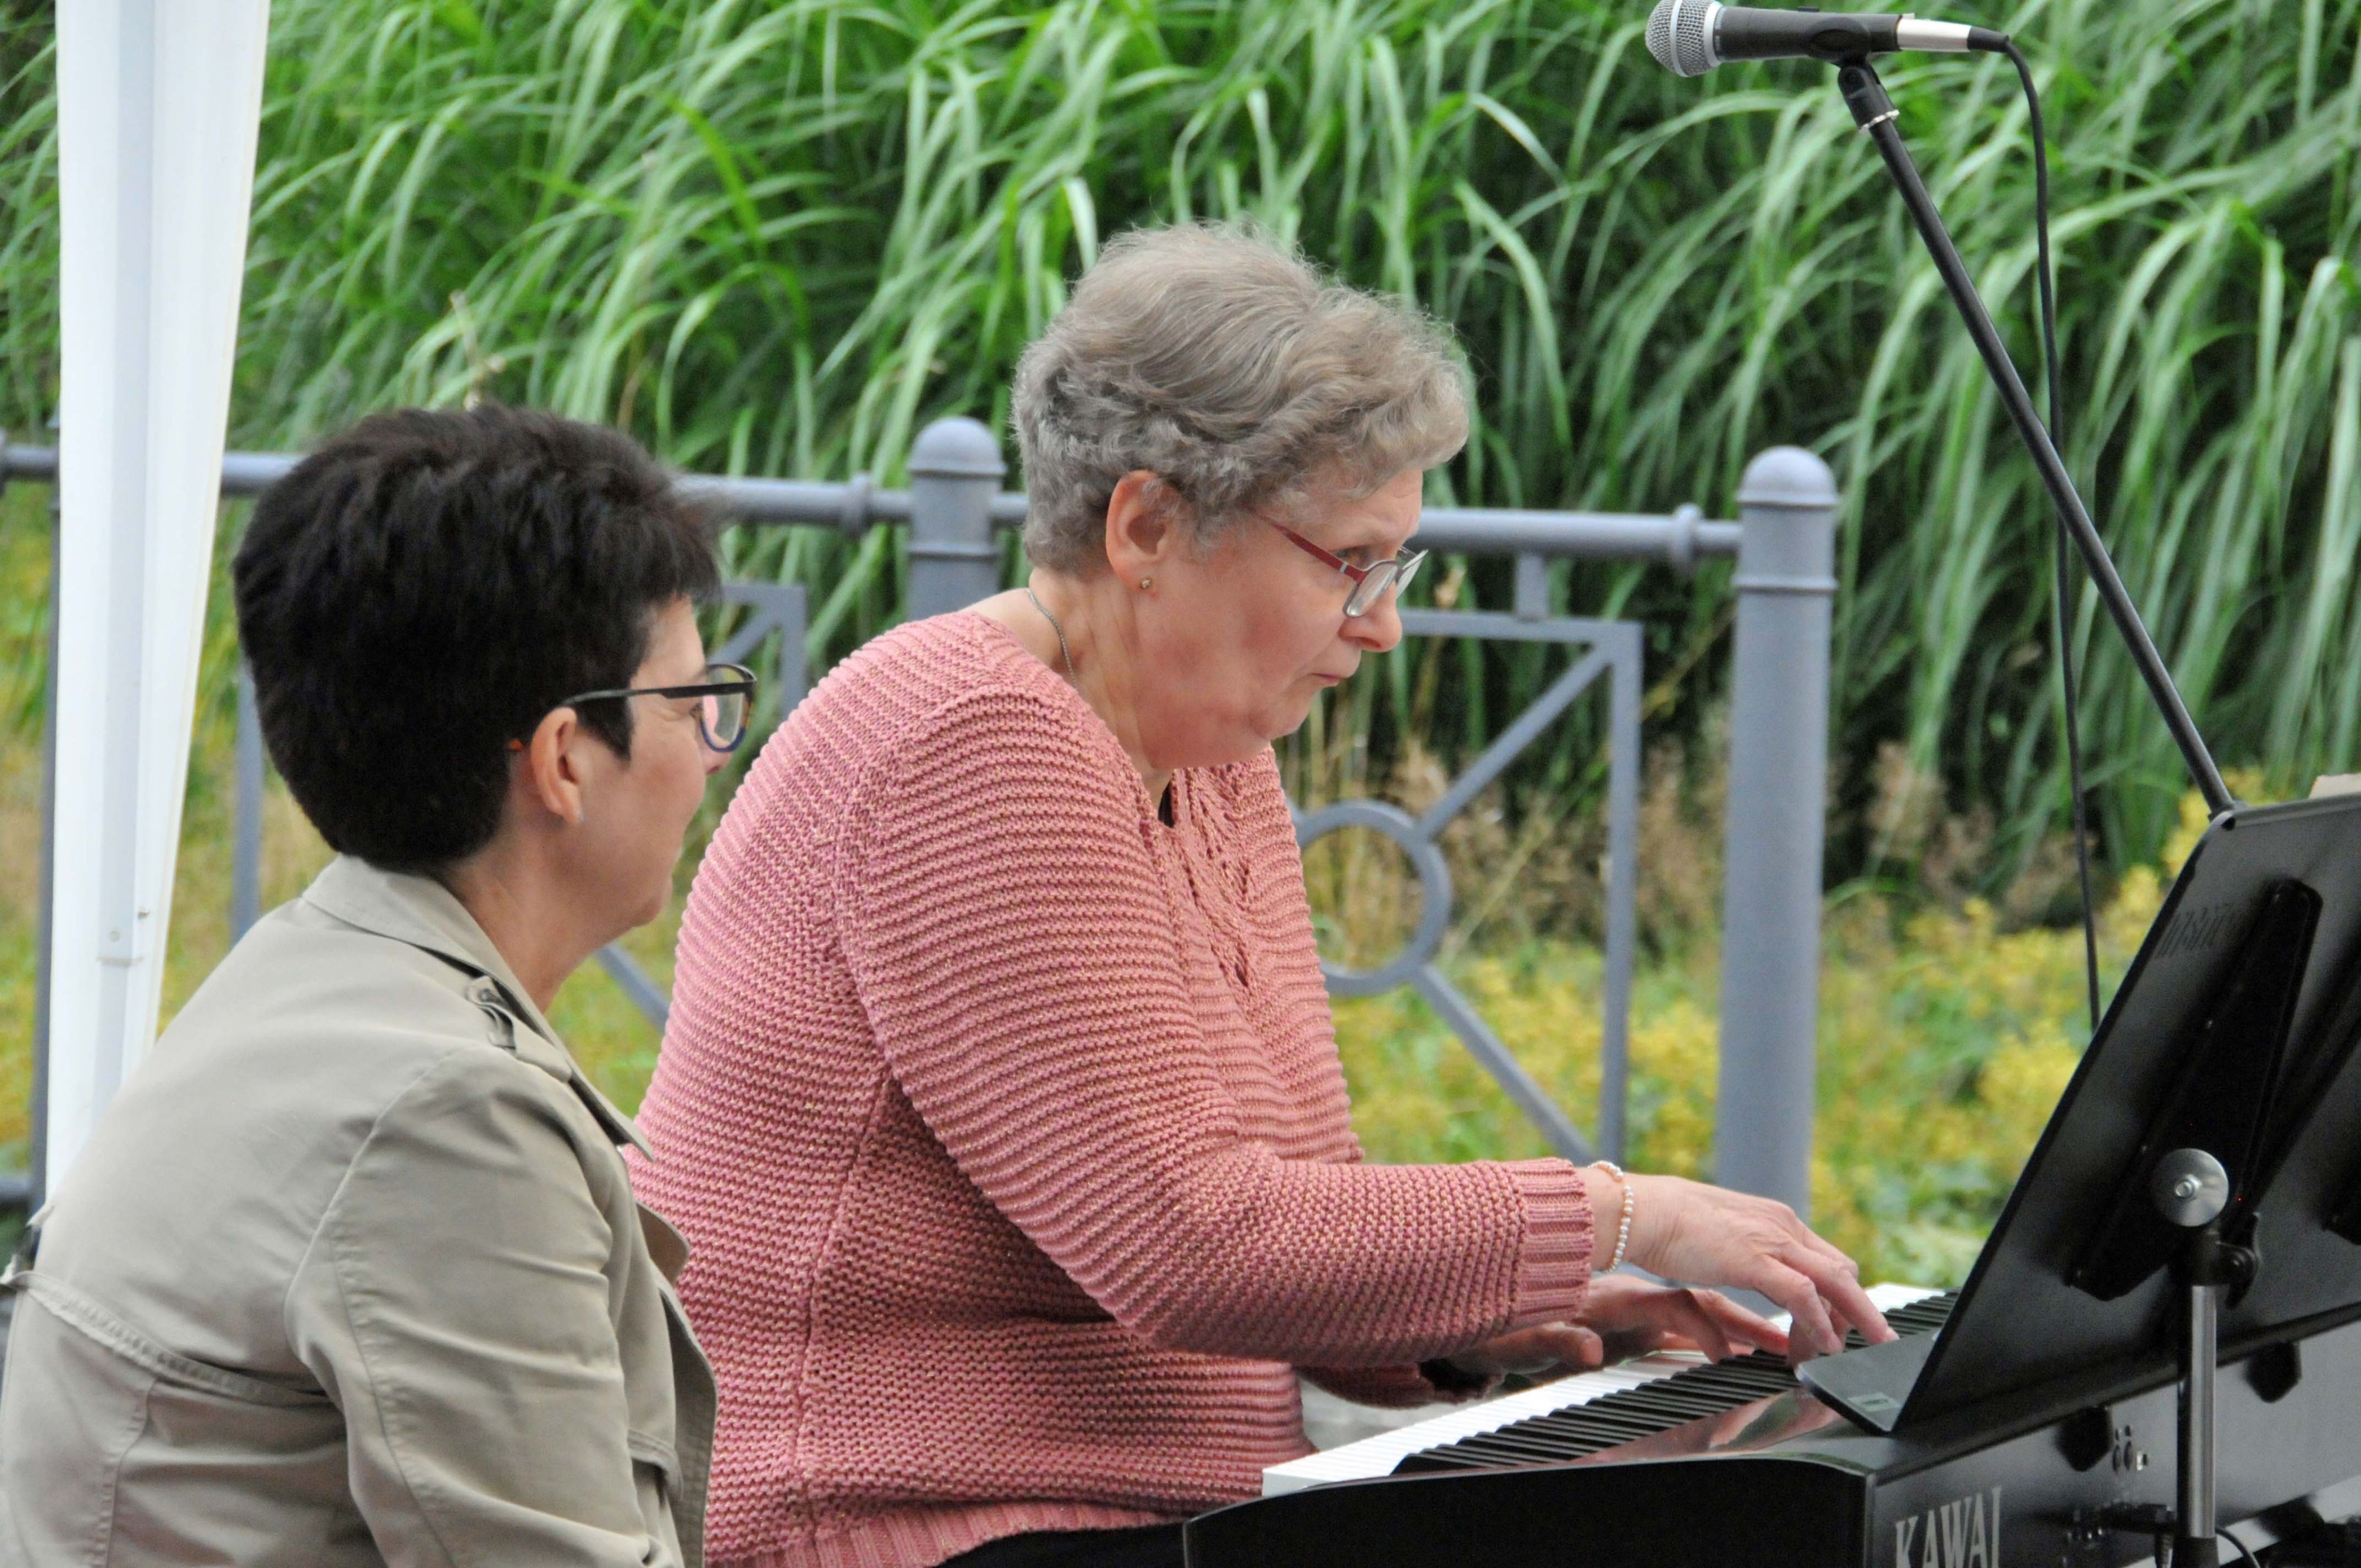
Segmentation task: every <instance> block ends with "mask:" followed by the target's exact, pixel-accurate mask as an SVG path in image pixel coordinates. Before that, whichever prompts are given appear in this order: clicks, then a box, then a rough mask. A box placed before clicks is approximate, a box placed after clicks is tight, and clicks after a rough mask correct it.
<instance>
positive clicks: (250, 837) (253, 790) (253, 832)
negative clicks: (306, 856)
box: [229, 659, 262, 947]
mask: <svg viewBox="0 0 2361 1568" xmlns="http://www.w3.org/2000/svg"><path fill="white" fill-rule="evenodd" d="M236 760H237V789H236V797H237V806H236V811H237V815H236V821H235V823H234V826H233V828H232V832H231V839H230V861H229V939H230V944H231V946H233V947H235V946H236V944H237V942H238V941H239V940H240V939H241V938H244V937H245V935H246V934H247V932H248V931H251V930H252V929H254V923H255V922H256V921H258V920H259V919H261V918H262V712H261V709H260V708H259V707H258V706H257V705H256V702H255V697H254V671H253V670H252V669H250V668H248V667H247V663H246V661H245V660H243V659H240V660H239V661H238V662H237V749H236Z"/></svg>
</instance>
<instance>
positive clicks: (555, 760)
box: [518, 707, 592, 822]
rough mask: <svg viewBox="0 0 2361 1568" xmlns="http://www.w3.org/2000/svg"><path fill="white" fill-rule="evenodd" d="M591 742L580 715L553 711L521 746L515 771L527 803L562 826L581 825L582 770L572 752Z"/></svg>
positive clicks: (568, 708) (572, 711)
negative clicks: (518, 762) (577, 823)
mask: <svg viewBox="0 0 2361 1568" xmlns="http://www.w3.org/2000/svg"><path fill="white" fill-rule="evenodd" d="M590 739H592V737H591V736H590V734H589V732H588V731H587V730H585V729H583V728H582V717H581V715H579V714H577V713H576V712H575V711H574V710H573V709H572V708H570V707H553V708H551V709H550V710H549V711H548V712H547V713H544V714H543V715H542V716H541V722H540V723H539V724H536V725H534V726H533V734H532V736H531V737H530V738H528V739H527V740H525V741H524V742H523V751H524V756H523V758H522V762H521V765H520V767H519V769H518V774H519V779H518V782H519V783H520V784H522V786H523V791H522V793H523V795H524V796H525V798H526V800H527V801H529V802H530V803H532V804H533V805H535V806H539V807H540V808H541V809H542V810H544V811H546V812H548V813H549V814H550V815H551V816H552V817H556V818H557V819H558V820H559V821H561V822H579V821H581V820H582V769H581V766H580V764H579V763H578V762H577V761H576V758H575V749H576V748H577V746H578V745H580V744H581V743H582V742H583V741H584V740H590Z"/></svg>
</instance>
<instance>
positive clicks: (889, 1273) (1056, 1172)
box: [637, 614, 1590, 1568]
mask: <svg viewBox="0 0 2361 1568" xmlns="http://www.w3.org/2000/svg"><path fill="white" fill-rule="evenodd" d="M1172 812H1173V817H1174V825H1173V826H1170V827H1167V826H1166V825H1165V824H1164V823H1163V822H1161V821H1159V818H1158V815H1157V812H1156V810H1155V808H1154V806H1152V805H1151V803H1150V802H1149V800H1148V796H1147V792H1146V791H1145V790H1144V789H1143V788H1142V787H1141V785H1140V783H1139V778H1138V775H1137V773H1134V772H1133V770H1132V768H1131V765H1130V763H1129V762H1128V761H1127V760H1126V757H1125V755H1124V753H1123V751H1122V750H1121V748H1120V747H1119V746H1118V745H1117V743H1116V741H1115V737H1114V736H1113V735H1112V733H1110V732H1109V730H1108V729H1107V728H1106V727H1105V725H1104V724H1103V723H1101V722H1100V721H1099V719H1098V718H1097V717H1096V716H1095V715H1093V713H1092V711H1091V710H1090V708H1089V707H1087V706H1086V705H1084V704H1083V702H1082V699H1081V698H1080V697H1079V696H1076V695H1075V694H1074V692H1073V691H1072V690H1071V688H1069V687H1068V686H1067V685H1066V684H1065V683H1064V682H1063V681H1062V680H1060V678H1059V677H1058V676H1057V675H1056V674H1054V673H1052V672H1051V671H1050V670H1049V669H1048V668H1047V667H1045V666H1044V665H1043V664H1042V663H1040V662H1039V661H1038V660H1036V659H1034V658H1033V657H1032V656H1031V655H1029V654H1028V653H1027V652H1025V651H1024V649H1023V648H1022V647H1020V646H1019V645H1018V644H1017V642H1016V641H1015V639H1013V638H1012V637H1010V636H1009V635H1008V634H1007V632H1006V631H1005V630H1002V629H1001V628H999V627H997V626H995V625H994V624H993V623H992V622H991V621H989V620H985V619H983V617H982V616H978V615H974V614H959V615H950V616H944V617H940V618H939V619H936V620H926V621H920V622H917V623H916V624H913V625H909V626H905V627H903V628H901V629H900V630H895V631H893V632H890V633H888V634H887V635H885V636H884V637H881V638H879V639H878V640H877V641H874V642H872V643H871V644H869V646H867V647H866V648H864V649H862V651H861V652H858V653H856V654H854V655H853V656H852V657H851V659H849V660H847V661H846V662H845V663H843V664H841V665H840V666H839V667H838V668H837V670H836V671H835V672H834V673H832V674H829V677H828V678H827V679H826V680H824V681H823V682H821V683H820V685H819V686H818V688H817V689H816V690H815V691H813V692H812V694H811V695H810V696H808V697H807V698H806V699H805V701H804V703H803V705H802V706H801V707H798V708H797V709H796V713H795V715H794V717H793V718H791V719H790V720H789V721H788V723H787V724H786V725H785V728H784V729H781V730H780V731H779V733H778V735H777V736H776V737H775V738H774V740H772V741H771V742H770V744H769V745H768V746H767V747H765V748H764V750H763V754H762V756H761V758H760V759H759V760H758V761H757V762H755V764H754V767H753V769H752V773H750V774H749V775H748V777H747V779H746V782H745V784H744V785H743V786H742V788H741V790H740V791H739V794H738V798H737V800H736V802H735V803H734V804H733V805H732V806H730V813H729V816H728V817H727V818H726V819H725V820H724V821H723V823H722V825H721V829H720V832H719V834H718V835H717V836H716V838H715V839H714V841H713V847H712V849H711V850H710V851H709V852H708V854H707V856H706V859H705V864H704V867H703V869H702V870H700V871H699V872H698V873H697V886H696V891H695V892H694V893H693V894H691V896H690V899H689V905H688V914H687V918H686V924H685V925H684V927H683V928H682V932H681V941H680V964H679V971H678V977H677V982H676V985H675V991H674V1002H673V1013H672V1025H671V1028H670V1031H669V1032H668V1033H667V1035H666V1036H665V1040H664V1053H663V1056H662V1058H661V1059H660V1061H659V1062H658V1065H657V1068H656V1074H655V1081H654V1083H653V1086H652V1087H651V1088H650V1089H649V1091H648V1096H647V1101H646V1104H645V1107H644V1109H643V1110H642V1122H641V1124H642V1128H643V1130H644V1131H645V1132H646V1134H647V1135H648V1137H649V1139H650V1140H651V1142H652V1144H653V1146H654V1148H655V1150H656V1159H655V1161H654V1163H653V1166H642V1168H640V1169H639V1170H638V1172H637V1176H638V1179H639V1180H640V1183H641V1186H642V1192H643V1194H644V1195H645V1197H646V1198H647V1200H648V1201H649V1202H650V1203H651V1204H652V1205H653V1207H655V1208H656V1209H658V1210H660V1211H662V1212H664V1213H665V1214H666V1215H668V1216H669V1217H671V1218H672V1219H673V1220H674V1221H675V1223H677V1224H678V1225H679V1226H680V1228H681V1229H682V1230H683V1231H684V1232H686V1234H687V1235H688V1237H689V1240H690V1243H691V1245H692V1246H693V1248H694V1255H693V1257H692V1260H691V1262H690V1263H689V1266H688V1268H687V1270H686V1273H685V1274H684V1276H683V1277H682V1281H681V1288H682V1292H683V1295H684V1296H685V1298H686V1302H687V1306H688V1310H689V1313H690V1316H691V1317H692V1319H693V1320H694V1321H695V1322H696V1325H697V1334H698V1337H699V1338H700V1339H701V1340H702V1342H703V1343H704V1344H705V1346H706V1348H707V1350H708V1353H709V1354H710V1355H711V1356H712V1359H713V1361H714V1364H715V1367H716V1370H717V1372H718V1373H719V1378H720V1386H721V1411H720V1430H719V1435H718V1440H717V1442H716V1445H715V1455H714V1465H713V1482H712V1497H711V1502H710V1508H709V1512H708V1523H707V1527H706V1551H707V1553H708V1560H709V1561H713V1562H716V1563H740V1564H759V1565H762V1568H784V1565H787V1564H797V1565H800V1564H827V1565H831V1568H832V1565H836V1564H848V1565H850V1564H856V1563H857V1564H864V1565H873V1568H874V1565H885V1568H895V1565H903V1564H908V1565H913V1568H915V1565H919V1564H927V1563H939V1562H940V1561H941V1560H943V1559H944V1558H947V1557H950V1556H953V1555H956V1554H957V1553H959V1552H963V1551H966V1550H968V1549H969V1548H971V1547H973V1546H976V1545H978V1544H980V1543H982V1542H983V1541H990V1540H993V1539H994V1538H996V1537H999V1536H1004V1535H1009V1534H1013V1533H1016V1532H1018V1531H1021V1530H1072V1529H1082V1528H1092V1527H1099V1526H1120V1525H1136V1524H1149V1523H1155V1522H1158V1521H1160V1520H1166V1519H1175V1518H1179V1517H1182V1516H1185V1515H1188V1514H1191V1513H1193V1512H1196V1511H1199V1510H1201V1509H1203V1508H1209V1507H1212V1506H1214V1505H1217V1504H1221V1503H1225V1502H1230V1501H1235V1500H1236V1499H1238V1498H1242V1497H1250V1496H1252V1495H1254V1494H1255V1493H1256V1491H1257V1488H1258V1486H1259V1478H1260V1470H1261V1467H1262V1466H1263V1465H1266V1464H1274V1463H1276V1462H1278V1461H1280V1460H1284V1459H1289V1458H1292V1457H1294V1456H1296V1455H1299V1454H1301V1453H1304V1452H1305V1445H1304V1442H1303V1433H1302V1421H1301V1407H1300V1402H1299V1399H1298V1395H1297V1387H1296V1380H1295V1373H1296V1369H1297V1368H1298V1367H1301V1368H1304V1369H1305V1373H1306V1376H1312V1377H1313V1378H1314V1379H1316V1380H1317V1381H1319V1382H1320V1383H1322V1384H1323V1385H1324V1386H1326V1387H1331V1388H1333V1389H1335V1390H1336V1391H1338V1392H1340V1393H1343V1394H1345V1395H1346V1396H1348V1397H1352V1398H1362V1399H1365V1400H1368V1401H1371V1402H1377V1403H1389V1402H1396V1403H1408V1402H1415V1401H1419V1400H1423V1399H1431V1398H1436V1397H1438V1396H1437V1391H1436V1390H1435V1388H1434V1387H1433V1386H1432V1385H1431V1384H1429V1383H1428V1382H1427V1381H1426V1380H1425V1379H1424V1378H1423V1377H1422V1376H1420V1374H1419V1372H1418V1369H1417V1364H1418V1363H1419V1362H1420V1361H1422V1360H1423V1359H1426V1358H1431V1357H1434V1356H1438V1355H1441V1354H1446V1353H1448V1352H1450V1351H1453V1350H1455V1349H1459V1348H1463V1347H1465V1346H1466V1345H1469V1344H1471V1343H1475V1342H1477V1341H1478V1340H1481V1339H1483V1338H1486V1337H1488V1336H1489V1335H1492V1334H1495V1333H1499V1332H1502V1331H1504V1330H1507V1329H1510V1328H1512V1327H1518V1326H1521V1325H1524V1324H1527V1323H1532V1322H1539V1321H1548V1320H1551V1319H1556V1318H1563V1317H1565V1316H1567V1315H1569V1314H1571V1313H1573V1312H1574V1311H1576V1310H1577V1309H1578V1308H1579V1306H1580V1305H1581V1302H1582V1299H1583V1294H1584V1290H1585V1288H1586V1287H1587V1283H1588V1278H1589V1257H1590V1215H1589V1211H1588V1208H1587V1205H1586V1203H1585V1201H1584V1198H1583V1189H1582V1181H1581V1177H1580V1175H1579V1173H1578V1172H1576V1171H1575V1170H1574V1169H1572V1168H1570V1167H1568V1166H1566V1165H1565V1164H1564V1163H1562V1162H1560V1161H1556V1160H1531V1161H1526V1162H1521V1163H1518V1164H1481V1165H1466V1166H1456V1167H1398V1168H1387V1167H1375V1166H1366V1165H1361V1164H1359V1163H1357V1161H1358V1160H1359V1157H1360V1150H1359V1148H1358V1146H1357V1145H1356V1143H1355V1142H1354V1138H1353V1134H1352V1130H1351V1127H1350V1124H1349V1123H1348V1121H1347V1119H1346V1102H1345V1082H1344V1078H1343V1075H1342V1073H1341V1071H1340V1070H1339V1068H1338V1065H1337V1060H1336V1048H1335V1042H1334V1037H1333V1036H1332V1035H1331V1034H1330V1030H1329V1019H1328V1007H1327V999H1326V996H1325V994H1324V992H1323V989H1322V986H1321V981H1320V971H1319V965H1318V959H1317V957H1316V955H1315V953H1314V951H1313V948H1312V929H1311V923H1310V920H1309V917H1308V915H1307V911H1306V908H1305V904H1304V895H1303V880H1302V866H1301V861H1299V860H1298V858H1297V854H1296V848H1295V839H1294V834H1293V831H1292V829H1291V828H1290V825H1289V821H1288V814H1287V803H1286V800H1285V798H1284V797H1283V796H1282V795H1281V794H1280V790H1279V777H1278V773H1277V769H1276V767H1275V765H1274V763H1273V761H1272V759H1271V757H1270V755H1269V753H1268V752H1265V753H1264V754H1263V755H1261V756H1259V757H1257V758H1256V759H1254V760H1253V761H1251V762H1242V763H1238V764H1236V765H1235V766H1229V767H1221V768H1208V769H1200V770H1189V771H1185V772H1183V773H1180V774H1179V775H1178V776H1177V777H1176V778H1175V779H1174V781H1173V785H1172Z"/></svg>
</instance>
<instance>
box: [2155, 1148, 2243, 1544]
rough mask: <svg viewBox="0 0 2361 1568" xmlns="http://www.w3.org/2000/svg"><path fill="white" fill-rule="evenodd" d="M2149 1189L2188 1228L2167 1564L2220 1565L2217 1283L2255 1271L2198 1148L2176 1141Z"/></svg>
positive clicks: (2224, 1192) (2178, 1261)
mask: <svg viewBox="0 0 2361 1568" xmlns="http://www.w3.org/2000/svg"><path fill="white" fill-rule="evenodd" d="M2148 1196H2149V1197H2150V1198H2151V1199H2152V1200H2153V1201H2155V1203H2156V1209H2157V1212H2158V1213H2159V1214H2162V1215H2163V1216H2164V1217H2165V1219H2166V1220H2167V1221H2169V1222H2170V1223H2173V1224H2175V1225H2178V1226H2180V1228H2181V1230H2182V1231H2183V1232H2184V1233H2185V1239H2184V1240H2183V1242H2182V1244H2181V1249H2180V1256H2178V1257H2176V1258H2175V1259H2174V1260H2173V1263H2172V1280H2173V1283H2174V1284H2175V1285H2177V1286H2179V1287H2180V1293H2181V1303H2182V1310H2181V1336H2180V1513H2179V1518H2178V1519H2176V1520H2175V1521H2174V1528H2173V1532H2172V1568H2219V1564H2220V1563H2221V1561H2222V1543H2221V1541H2220V1539H2219V1537H2218V1535H2217V1533H2216V1531H2217V1530H2218V1529H2219V1522H2220V1502H2219V1500H2218V1499H2217V1498H2216V1497H2215V1495H2214V1490H2213V1375H2214V1371H2215V1369H2216V1367H2217V1366H2218V1365H2219V1354H2218V1352H2219V1348H2220V1347H2219V1332H2220V1323H2221V1307H2222V1289H2223V1287H2224V1286H2227V1285H2242V1284H2244V1283H2245V1282H2246V1281H2248V1280H2251V1279H2252V1278H2253V1277H2254V1273H2255V1255H2254V1254H2253V1253H2251V1252H2249V1251H2247V1250H2246V1248H2245V1247H2241V1246H2233V1245H2231V1244H2230V1243H2228V1242H2226V1241H2224V1240H2223V1239H2222V1230H2221V1223H2220V1222H2221V1219H2222V1212H2223V1211H2224V1209H2226V1208H2228V1207H2229V1204H2230V1173H2229V1172H2228V1171H2226V1170H2224V1168H2222V1162H2221V1161H2220V1160H2218V1159H2215V1158H2214V1157H2213V1156H2212V1155H2210V1154H2208V1153H2206V1152H2205V1151H2204V1150H2203V1149H2196V1148H2189V1149H2175V1150H2173V1151H2172V1152H2171V1153H2170V1154H2169V1155H2167V1156H2165V1157H2163V1158H2162V1159H2160V1160H2158V1162H2157V1167H2156V1174H2155V1176H2154V1177H2152V1178H2151V1179H2150V1180H2149V1186H2148Z"/></svg>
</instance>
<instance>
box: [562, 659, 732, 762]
mask: <svg viewBox="0 0 2361 1568" xmlns="http://www.w3.org/2000/svg"><path fill="white" fill-rule="evenodd" d="M627 696H675V697H681V696H693V697H696V698H697V699H699V700H698V702H697V732H698V733H699V734H701V735H703V736H704V737H705V743H706V744H707V745H708V746H709V747H711V748H712V749H713V750H714V751H736V750H737V749H738V746H739V743H740V742H741V741H742V740H745V739H746V716H747V714H748V713H750V712H752V709H753V707H754V672H753V671H752V670H750V669H748V668H747V667H746V666H745V665H743V664H708V665H706V666H705V678H704V679H703V680H701V681H698V682H697V683H695V684H694V685H685V686H628V687H624V686H619V687H617V688H615V689H614V690H612V691H595V692H577V694H575V695H574V696H569V697H567V698H566V700H565V701H564V702H561V703H559V704H558V705H557V706H558V707H581V706H582V704H584V703H586V702H612V701H614V700H616V699H617V698H619V697H627Z"/></svg>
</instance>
